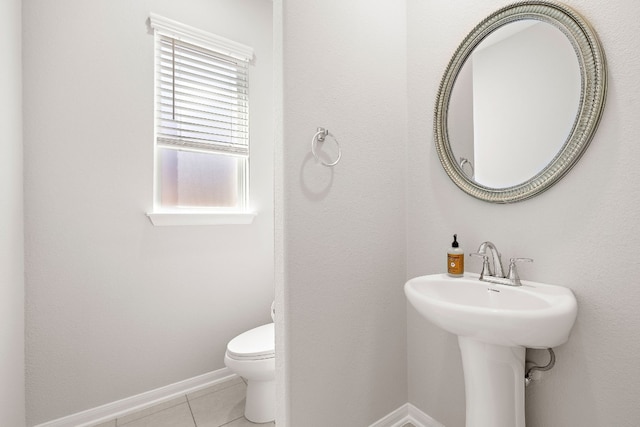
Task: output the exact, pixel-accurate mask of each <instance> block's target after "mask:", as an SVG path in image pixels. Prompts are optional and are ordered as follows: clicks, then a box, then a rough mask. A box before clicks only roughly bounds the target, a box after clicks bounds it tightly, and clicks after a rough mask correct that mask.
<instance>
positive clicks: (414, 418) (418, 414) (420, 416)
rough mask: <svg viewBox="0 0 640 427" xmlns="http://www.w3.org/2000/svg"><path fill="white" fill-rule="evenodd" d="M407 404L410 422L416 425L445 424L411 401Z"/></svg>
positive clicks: (419, 426)
mask: <svg viewBox="0 0 640 427" xmlns="http://www.w3.org/2000/svg"><path fill="white" fill-rule="evenodd" d="M407 406H408V409H409V422H411V423H412V424H413V425H415V426H416V427H444V424H442V423H440V422H438V421H436V420H435V419H433V418H432V417H430V416H429V415H427V414H425V413H424V412H422V411H421V410H420V409H418V408H416V407H415V406H413V405H412V404H411V403H407Z"/></svg>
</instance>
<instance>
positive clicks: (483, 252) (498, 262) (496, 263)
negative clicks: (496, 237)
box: [471, 242, 504, 277]
mask: <svg viewBox="0 0 640 427" xmlns="http://www.w3.org/2000/svg"><path fill="white" fill-rule="evenodd" d="M487 249H489V251H490V252H491V257H492V258H493V270H492V269H491V266H490V265H489V256H488V255H487ZM471 255H472V256H481V257H482V258H483V260H484V262H483V263H482V273H481V274H480V276H484V275H489V276H493V277H504V270H503V269H502V256H501V255H500V252H498V249H497V248H496V245H494V244H493V243H491V242H483V243H482V244H480V247H479V248H478V252H477V253H474V254H471ZM485 267H486V271H485ZM494 271H495V273H494Z"/></svg>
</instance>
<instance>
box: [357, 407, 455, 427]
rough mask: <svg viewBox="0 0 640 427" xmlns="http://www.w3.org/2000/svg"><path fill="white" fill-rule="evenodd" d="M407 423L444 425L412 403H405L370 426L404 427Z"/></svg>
mask: <svg viewBox="0 0 640 427" xmlns="http://www.w3.org/2000/svg"><path fill="white" fill-rule="evenodd" d="M406 423H411V424H413V425H414V426H415V427H444V425H443V424H440V423H439V422H438V421H436V420H434V419H433V418H431V417H430V416H429V415H427V414H425V413H424V412H422V411H421V410H420V409H418V408H416V407H415V406H413V405H412V404H411V403H405V404H404V405H402V406H401V407H399V408H398V409H396V410H395V411H393V412H391V413H390V414H388V415H386V416H385V417H383V418H381V419H379V420H378V421H376V422H375V423H373V424H371V425H370V426H369V427H402V426H403V425H405V424H406Z"/></svg>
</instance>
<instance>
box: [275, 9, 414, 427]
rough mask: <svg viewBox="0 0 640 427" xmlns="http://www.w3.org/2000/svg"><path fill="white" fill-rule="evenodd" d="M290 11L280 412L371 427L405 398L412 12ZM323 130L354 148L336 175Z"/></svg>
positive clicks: (308, 425) (305, 422)
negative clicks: (319, 144)
mask: <svg viewBox="0 0 640 427" xmlns="http://www.w3.org/2000/svg"><path fill="white" fill-rule="evenodd" d="M283 6H284V9H283V22H284V30H283V37H284V47H283V61H284V63H283V71H284V84H285V86H284V100H283V109H284V110H283V118H282V119H283V123H284V141H283V146H282V148H281V149H280V150H279V153H280V155H281V156H283V157H282V159H280V160H277V161H281V164H282V171H281V176H280V179H281V184H282V186H283V190H282V192H283V193H282V200H281V202H280V203H279V205H278V206H281V207H282V212H281V215H282V221H283V223H284V225H283V227H284V228H283V231H282V232H279V234H278V235H279V236H281V237H282V243H281V244H282V246H283V250H284V257H283V260H280V261H281V264H280V265H278V266H277V267H276V268H277V269H278V270H280V269H281V274H280V277H281V280H282V283H279V284H278V287H281V288H282V289H283V294H282V298H283V304H284V305H286V313H285V314H286V315H287V318H286V319H285V325H286V326H285V327H286V331H284V332H283V333H281V334H279V336H280V337H283V338H284V339H285V340H286V341H285V347H284V348H283V347H280V349H281V350H282V351H284V353H285V354H280V356H279V357H281V358H283V359H286V362H287V366H286V368H287V371H286V375H285V377H284V381H286V384H285V385H284V386H281V387H282V388H284V389H287V390H288V398H289V402H288V403H285V404H282V403H281V406H280V413H282V412H283V411H284V412H285V414H286V415H285V416H286V418H287V422H286V424H285V425H288V426H304V427H314V426H347V425H350V426H365V425H369V424H371V423H372V422H374V421H376V420H378V419H379V418H381V417H382V416H384V415H386V414H387V413H389V412H391V411H392V410H394V409H396V408H397V407H399V406H400V405H402V404H404V403H406V401H407V382H406V350H405V349H406V340H405V328H406V326H405V322H406V316H405V310H406V308H405V299H404V294H403V293H402V286H403V284H404V278H405V263H404V262H405V239H404V234H405V220H404V215H405V209H404V203H405V162H406V160H405V153H406V152H405V144H406V139H405V129H406V84H405V82H406V79H405V75H406V74H405V73H406V68H405V60H406V54H405V53H406V48H405V36H406V34H405V26H406V16H405V8H404V3H403V2H397V1H393V0H384V1H378V2H375V5H373V4H372V3H371V2H369V1H366V0H354V1H349V2H344V1H342V0H330V1H323V0H316V1H311V2H309V1H307V2H300V1H297V0H284V1H283ZM318 126H323V127H326V128H328V129H329V131H330V132H331V133H333V134H334V135H335V137H336V138H337V139H338V141H339V142H340V144H341V146H342V160H341V161H340V163H339V164H338V165H337V166H336V167H335V168H333V169H330V168H326V167H324V166H322V165H320V164H318V163H316V161H315V160H314V159H313V157H312V155H311V152H310V147H309V142H310V140H311V137H312V136H313V135H314V133H315V132H316V128H317V127H318ZM327 144H329V142H328V143H327ZM282 419H283V418H279V419H278V425H280V423H281V420H282Z"/></svg>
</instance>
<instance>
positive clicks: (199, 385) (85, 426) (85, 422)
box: [34, 368, 444, 427]
mask: <svg viewBox="0 0 640 427" xmlns="http://www.w3.org/2000/svg"><path fill="white" fill-rule="evenodd" d="M236 376H237V375H236V374H234V373H233V372H232V371H231V370H230V369H229V368H222V369H218V370H217V371H212V372H208V373H206V374H203V375H199V376H197V377H193V378H189V379H187V380H184V381H180V382H177V383H174V384H170V385H167V386H164V387H160V388H157V389H155V390H150V391H147V392H144V393H141V394H137V395H135V396H131V397H127V398H125V399H121V400H117V401H115V402H111V403H107V404H106V405H102V406H98V407H96V408H92V409H88V410H86V411H82V412H78V413H76V414H72V415H68V416H66V417H63V418H58V419H56V420H53V421H48V422H46V423H43V424H38V425H37V426H34V427H90V426H93V425H96V424H100V423H102V422H106V421H110V420H113V419H115V418H118V417H123V416H125V415H128V414H131V413H134V412H137V411H141V410H143V409H146V408H149V407H151V406H154V405H158V404H160V403H163V402H167V401H169V400H171V399H175V398H176V397H180V396H183V395H185V394H189V393H193V392H195V391H198V390H202V389H204V388H207V387H211V386H212V385H215V384H217V383H221V382H223V381H228V380H230V379H233V378H234V377H236ZM406 423H411V424H413V425H414V426H415V427H444V425H443V424H441V423H439V422H438V421H436V420H434V419H433V418H431V417H430V416H429V415H427V414H425V413H424V412H422V411H421V410H420V409H418V408H416V407H415V406H413V405H412V404H411V403H405V404H404V405H402V406H400V407H399V408H398V409H396V410H395V411H393V412H391V413H389V414H388V415H386V416H385V417H383V418H381V419H379V420H378V421H376V422H375V423H373V424H371V425H370V426H369V427H402V426H404V425H405V424H406Z"/></svg>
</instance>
